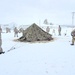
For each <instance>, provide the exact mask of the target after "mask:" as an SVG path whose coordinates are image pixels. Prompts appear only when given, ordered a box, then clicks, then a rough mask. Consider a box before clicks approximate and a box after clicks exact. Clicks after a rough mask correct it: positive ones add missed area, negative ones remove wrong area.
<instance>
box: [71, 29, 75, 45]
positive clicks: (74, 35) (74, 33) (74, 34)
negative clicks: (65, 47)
mask: <svg viewBox="0 0 75 75" xmlns="http://www.w3.org/2000/svg"><path fill="white" fill-rule="evenodd" d="M71 36H72V44H71V45H74V41H75V29H74V30H73V31H72V32H71Z"/></svg>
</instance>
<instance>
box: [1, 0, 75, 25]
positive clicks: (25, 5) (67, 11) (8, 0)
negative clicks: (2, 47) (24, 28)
mask: <svg viewBox="0 0 75 75" xmlns="http://www.w3.org/2000/svg"><path fill="white" fill-rule="evenodd" d="M74 11H75V0H0V24H7V23H11V22H15V23H17V24H31V23H33V22H35V23H39V20H40V23H43V21H44V19H48V21H49V22H52V23H54V24H72V12H74Z"/></svg>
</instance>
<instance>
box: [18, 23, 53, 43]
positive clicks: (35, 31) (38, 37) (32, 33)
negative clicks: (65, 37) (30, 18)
mask: <svg viewBox="0 0 75 75" xmlns="http://www.w3.org/2000/svg"><path fill="white" fill-rule="evenodd" d="M52 39H53V38H52V35H51V34H49V33H47V32H45V31H44V30H43V29H41V28H40V27H39V26H38V25H36V24H35V23H34V24H32V25H31V26H30V27H28V28H27V29H26V30H24V31H23V36H22V37H20V38H19V39H18V40H20V41H27V42H34V41H50V40H52Z"/></svg>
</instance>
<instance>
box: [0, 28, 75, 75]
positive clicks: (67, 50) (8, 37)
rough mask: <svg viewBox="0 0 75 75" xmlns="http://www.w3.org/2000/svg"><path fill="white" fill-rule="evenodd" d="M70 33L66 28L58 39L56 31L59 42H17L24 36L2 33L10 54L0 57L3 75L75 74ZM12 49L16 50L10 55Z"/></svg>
mask: <svg viewBox="0 0 75 75" xmlns="http://www.w3.org/2000/svg"><path fill="white" fill-rule="evenodd" d="M66 30H67V35H66V36H64V33H65V32H66ZM50 33H51V34H52V30H51V31H50ZM70 33H71V29H70V28H63V29H62V35H61V36H58V32H57V29H56V35H53V38H55V40H54V41H51V42H42V43H25V42H15V41H13V40H14V39H18V38H19V37H20V36H21V34H19V37H14V33H13V31H12V32H11V33H2V48H3V51H5V52H6V53H5V54H1V55H0V75H75V45H74V46H71V45H70V44H71V39H72V38H71V35H70ZM12 46H14V47H15V48H16V49H14V50H11V51H10V52H7V51H8V50H9V49H10V48H11V47H12Z"/></svg>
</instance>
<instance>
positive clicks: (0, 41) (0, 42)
mask: <svg viewBox="0 0 75 75" xmlns="http://www.w3.org/2000/svg"><path fill="white" fill-rule="evenodd" d="M1 33H2V28H1V26H0V54H2V53H4V52H3V49H2V47H1V45H2V39H1Z"/></svg>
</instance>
